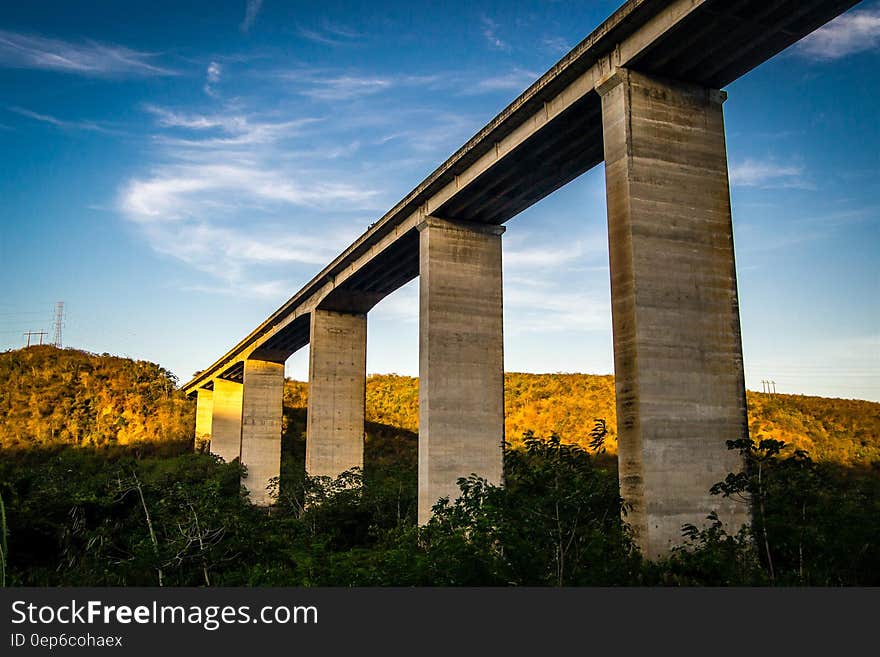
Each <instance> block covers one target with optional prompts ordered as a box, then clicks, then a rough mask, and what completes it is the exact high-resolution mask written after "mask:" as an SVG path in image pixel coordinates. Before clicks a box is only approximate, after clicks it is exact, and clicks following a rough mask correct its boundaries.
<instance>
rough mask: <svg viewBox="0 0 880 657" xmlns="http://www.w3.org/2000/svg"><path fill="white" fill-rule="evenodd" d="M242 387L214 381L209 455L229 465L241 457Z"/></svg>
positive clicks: (232, 383)
mask: <svg viewBox="0 0 880 657" xmlns="http://www.w3.org/2000/svg"><path fill="white" fill-rule="evenodd" d="M241 389H242V385H241V384H240V383H237V382H235V381H227V380H226V379H214V395H213V398H214V399H213V413H212V416H213V417H212V419H211V434H212V435H211V453H212V454H216V455H217V456H220V457H222V458H223V460H224V461H226V462H227V463H230V462H231V461H234V460H235V459H237V458H239V457H240V456H241Z"/></svg>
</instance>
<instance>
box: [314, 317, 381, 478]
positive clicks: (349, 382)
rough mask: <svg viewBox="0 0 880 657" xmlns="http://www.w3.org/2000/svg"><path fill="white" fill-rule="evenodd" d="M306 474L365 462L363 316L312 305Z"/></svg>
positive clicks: (336, 470) (322, 474)
mask: <svg viewBox="0 0 880 657" xmlns="http://www.w3.org/2000/svg"><path fill="white" fill-rule="evenodd" d="M309 342H310V346H309V413H308V423H307V427H306V473H307V474H309V475H310V476H312V477H337V476H339V475H340V474H342V473H343V472H345V471H346V470H348V469H350V468H363V467H364V407H365V404H366V377H367V316H366V315H365V314H355V313H340V312H335V311H330V310H314V311H312V318H311V334H310V338H309Z"/></svg>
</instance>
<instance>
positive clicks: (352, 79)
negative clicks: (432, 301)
mask: <svg viewBox="0 0 880 657" xmlns="http://www.w3.org/2000/svg"><path fill="white" fill-rule="evenodd" d="M391 86H392V82H391V80H389V79H387V78H380V77H361V76H357V75H343V76H339V77H333V78H317V79H315V80H314V81H313V83H312V86H311V87H310V88H306V89H303V90H302V91H301V92H300V93H302V95H304V96H308V97H310V98H314V99H316V100H328V101H336V100H351V99H353V98H359V97H361V96H369V95H372V94H375V93H379V92H381V91H386V90H388V89H390V88H391Z"/></svg>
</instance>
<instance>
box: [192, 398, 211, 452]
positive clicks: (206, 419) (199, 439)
mask: <svg viewBox="0 0 880 657" xmlns="http://www.w3.org/2000/svg"><path fill="white" fill-rule="evenodd" d="M196 394H197V397H196V439H195V445H194V447H195V451H197V452H200V451H201V450H202V449H203V447H204V446H205V445H207V444H210V442H211V419H212V417H213V415H214V391H213V390H208V389H207V388H199V391H198V392H197V393H196Z"/></svg>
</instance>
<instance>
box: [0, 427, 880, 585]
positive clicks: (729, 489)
mask: <svg viewBox="0 0 880 657" xmlns="http://www.w3.org/2000/svg"><path fill="white" fill-rule="evenodd" d="M294 421H295V418H294ZM599 433H600V435H599V440H598V441H596V442H595V446H596V447H597V448H600V449H599V453H597V454H591V453H588V452H587V451H585V450H584V449H581V448H579V447H577V446H575V445H570V444H566V443H565V442H563V441H562V440H560V439H559V438H558V437H556V436H551V437H550V438H549V439H547V440H542V439H537V438H535V437H534V436H532V435H530V434H527V435H526V436H525V437H524V440H523V447H522V448H518V449H508V450H507V451H506V453H505V473H506V481H505V486H504V487H497V486H491V485H489V484H487V483H486V482H485V481H482V480H480V479H476V478H470V479H466V480H462V481H461V482H460V484H461V489H462V495H461V497H460V498H459V499H457V500H455V501H453V502H450V501H448V500H442V501H440V502H439V503H438V505H437V506H436V508H435V512H436V513H435V517H434V519H433V520H432V521H431V522H430V523H429V524H428V525H427V526H425V527H423V528H417V527H416V526H415V520H414V518H415V508H416V505H415V499H416V495H415V473H414V471H413V467H412V466H413V463H412V462H410V461H407V460H406V459H403V463H404V464H403V465H401V464H400V463H401V460H400V459H398V458H397V452H399V451H400V450H401V447H400V444H399V443H400V438H399V437H389V436H382V435H381V434H375V435H373V436H372V437H371V438H370V440H368V443H367V445H368V458H367V467H366V469H365V472H364V473H363V474H361V473H359V472H349V473H346V474H345V475H343V477H341V478H339V479H337V480H335V481H326V480H325V481H321V480H314V479H308V478H306V477H304V476H303V475H302V474H301V472H302V470H301V461H300V460H299V456H298V450H299V449H300V448H301V445H294V448H295V449H293V450H292V454H287V455H286V464H287V465H286V467H285V470H284V471H283V476H282V478H281V481H280V482H278V484H279V485H280V496H279V501H278V504H277V505H276V506H275V507H274V508H273V509H272V510H271V512H266V511H265V510H261V509H258V508H256V507H253V506H251V505H250V504H249V502H248V501H247V498H246V495H245V493H244V491H243V490H242V489H241V487H240V485H239V476H240V474H241V469H240V467H239V466H238V464H237V463H233V464H224V463H222V462H220V461H219V460H218V459H216V458H214V457H212V456H209V455H204V454H191V453H183V452H184V450H188V447H187V446H186V445H184V444H181V445H179V446H176V447H173V446H170V445H167V444H166V445H162V446H156V447H155V448H153V450H152V451H150V450H148V449H146V448H143V447H142V448H139V449H137V450H135V449H131V448H114V449H103V450H86V449H73V448H64V449H56V450H52V451H46V452H35V451H23V452H20V453H17V454H14V455H9V454H8V453H7V455H6V457H5V458H4V459H2V460H0V495H2V497H3V500H4V501H5V503H6V518H7V525H8V549H4V551H3V554H4V557H8V558H7V563H6V567H7V582H8V583H9V584H10V585H13V586H19V585H35V586H40V585H75V586H76V585H156V584H159V583H161V584H163V585H166V586H179V585H187V586H204V585H212V586H214V585H227V586H240V585H250V586H253V585H264V586H271V585H293V586H313V585H335V586H355V585H360V586H371V585H499V586H506V585H534V586H549V585H645V584H648V585H657V584H663V585H682V584H685V585H754V584H798V585H855V584H860V585H877V584H878V583H880V551H878V547H880V535H878V533H880V495H878V493H880V483H878V480H877V477H876V476H872V475H870V473H857V472H855V471H843V470H839V469H835V468H833V467H832V466H829V465H827V464H816V463H813V462H812V461H811V460H810V459H809V457H808V456H807V455H806V454H804V453H802V452H801V453H795V454H789V453H788V452H787V451H784V450H781V447H780V446H779V445H778V444H777V443H774V442H773V441H770V442H768V441H762V442H761V443H760V444H757V445H756V444H754V443H751V442H750V441H749V442H743V443H738V444H733V445H731V446H732V447H733V448H735V449H741V450H743V451H744V452H745V454H746V456H747V458H748V460H749V463H750V466H749V470H748V471H747V472H746V473H745V474H742V475H739V474H736V473H732V474H731V476H730V477H728V478H727V480H725V481H724V482H719V484H718V485H717V486H716V493H717V494H719V495H731V496H736V497H738V498H741V499H743V500H745V499H746V498H750V499H751V501H752V502H753V505H754V507H755V508H756V509H757V508H759V507H761V508H762V510H761V512H760V514H759V513H756V514H755V522H754V527H755V530H754V535H752V534H750V533H749V532H746V531H743V532H741V533H740V534H738V535H733V536H731V535H730V534H728V533H727V531H726V528H724V527H723V526H721V525H720V523H718V522H714V523H713V522H710V523H709V525H708V527H707V528H704V529H701V528H696V527H686V528H684V530H685V534H686V537H687V538H688V541H689V545H688V548H687V549H683V550H679V551H676V552H675V553H674V554H673V555H671V556H670V558H668V559H666V560H664V561H662V562H659V563H647V562H644V561H643V560H642V559H641V558H640V556H639V554H638V552H637V551H636V550H635V549H634V548H633V543H632V540H631V537H630V535H629V532H628V529H627V526H626V524H625V522H623V521H622V520H621V513H622V511H624V510H623V509H622V505H621V500H620V498H619V493H618V486H617V474H616V471H615V467H614V460H613V459H607V458H605V457H604V456H603V455H602V453H601V438H602V436H601V432H599ZM288 447H290V446H289V445H288ZM292 463H295V464H296V465H294V466H293V467H291V464H292Z"/></svg>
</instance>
